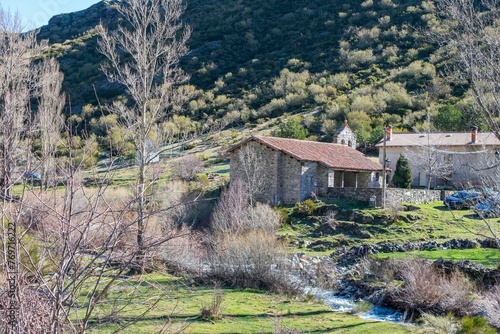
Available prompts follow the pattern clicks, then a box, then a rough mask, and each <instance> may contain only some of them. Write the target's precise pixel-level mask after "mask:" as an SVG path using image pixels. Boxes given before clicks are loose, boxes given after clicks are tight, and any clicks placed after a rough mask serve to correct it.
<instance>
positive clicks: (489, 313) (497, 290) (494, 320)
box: [477, 284, 500, 329]
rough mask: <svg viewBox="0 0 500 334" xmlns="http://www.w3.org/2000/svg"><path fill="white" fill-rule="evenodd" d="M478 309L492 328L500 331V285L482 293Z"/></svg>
mask: <svg viewBox="0 0 500 334" xmlns="http://www.w3.org/2000/svg"><path fill="white" fill-rule="evenodd" d="M477 308H478V310H479V311H480V314H481V315H482V316H483V317H484V318H485V319H486V320H488V322H489V323H490V324H491V325H492V326H494V327H496V328H498V329H500V286H499V285H498V284H497V285H496V286H495V287H494V288H492V289H489V290H487V291H485V292H483V293H482V296H481V298H480V300H479V301H478V305H477Z"/></svg>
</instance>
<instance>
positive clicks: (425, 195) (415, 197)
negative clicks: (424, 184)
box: [328, 188, 452, 206]
mask: <svg viewBox="0 0 500 334" xmlns="http://www.w3.org/2000/svg"><path fill="white" fill-rule="evenodd" d="M451 193H452V192H451V191H441V190H422V189H398V188H387V192H386V196H387V201H391V200H392V199H396V200H397V201H399V202H404V203H414V204H420V203H429V202H432V201H440V200H442V198H443V197H444V196H448V195H450V194H451ZM328 196H329V197H331V198H345V199H351V200H357V201H365V202H369V201H370V198H371V197H372V196H375V197H376V205H377V206H382V188H329V189H328Z"/></svg>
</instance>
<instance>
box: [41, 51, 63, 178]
mask: <svg viewBox="0 0 500 334" xmlns="http://www.w3.org/2000/svg"><path fill="white" fill-rule="evenodd" d="M39 78H40V80H39V83H38V94H37V95H38V112H37V115H36V118H37V119H36V122H35V124H36V125H37V126H38V127H39V137H40V145H41V157H42V159H41V170H42V173H41V184H45V186H47V184H48V182H49V179H54V176H55V169H56V161H55V154H56V150H57V146H58V144H59V143H60V141H61V132H62V130H63V128H64V116H63V114H62V110H63V108H64V103H65V96H64V94H62V93H61V89H62V82H63V74H62V73H61V72H60V71H59V63H58V62H57V61H55V60H54V59H49V60H47V61H44V62H43V63H42V65H41V69H40V74H39Z"/></svg>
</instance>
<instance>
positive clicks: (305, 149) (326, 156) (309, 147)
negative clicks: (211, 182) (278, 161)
mask: <svg viewBox="0 0 500 334" xmlns="http://www.w3.org/2000/svg"><path fill="white" fill-rule="evenodd" d="M250 140H255V141H257V142H259V143H261V144H263V145H266V146H268V147H270V148H272V149H274V150H277V151H281V152H283V153H285V154H288V155H290V156H292V157H294V158H295V159H297V160H300V161H315V162H319V163H322V164H324V165H326V166H327V167H331V168H334V169H340V170H350V171H382V169H383V167H382V165H381V164H380V163H378V162H376V161H373V160H371V159H369V158H367V157H366V156H365V155H364V154H363V153H361V152H359V151H356V150H355V149H353V148H351V147H349V146H347V145H340V144H333V143H320V142H315V141H307V140H297V139H288V138H277V137H262V136H252V137H250V138H248V139H247V140H245V141H243V142H241V143H240V144H238V145H236V146H234V147H232V148H231V149H229V152H231V151H234V150H235V149H237V148H238V147H240V146H241V145H243V144H245V143H246V142H248V141H250Z"/></svg>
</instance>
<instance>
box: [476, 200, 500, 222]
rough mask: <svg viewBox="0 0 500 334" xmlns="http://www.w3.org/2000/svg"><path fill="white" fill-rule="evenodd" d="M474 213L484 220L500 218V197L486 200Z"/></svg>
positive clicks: (478, 205)
mask: <svg viewBox="0 0 500 334" xmlns="http://www.w3.org/2000/svg"><path fill="white" fill-rule="evenodd" d="M474 212H475V213H477V214H478V215H479V216H480V217H482V218H497V217H500V196H492V197H488V198H486V199H485V200H484V201H482V202H481V203H478V204H476V205H475V206H474Z"/></svg>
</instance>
